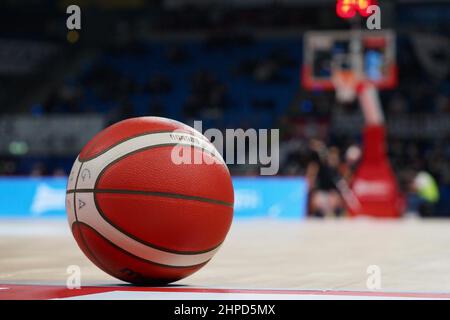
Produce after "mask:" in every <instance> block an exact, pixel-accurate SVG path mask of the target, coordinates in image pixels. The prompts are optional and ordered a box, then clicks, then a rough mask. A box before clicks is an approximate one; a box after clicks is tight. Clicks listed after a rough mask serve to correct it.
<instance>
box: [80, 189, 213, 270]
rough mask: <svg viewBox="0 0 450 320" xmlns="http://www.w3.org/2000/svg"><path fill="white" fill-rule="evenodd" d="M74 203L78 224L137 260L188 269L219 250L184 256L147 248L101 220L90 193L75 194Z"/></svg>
mask: <svg viewBox="0 0 450 320" xmlns="http://www.w3.org/2000/svg"><path fill="white" fill-rule="evenodd" d="M75 201H76V202H75V204H76V206H77V217H78V221H79V222H83V223H85V224H87V225H89V226H90V227H92V228H93V229H95V231H97V232H98V233H100V234H101V235H102V236H103V237H104V238H106V239H107V240H109V241H111V242H112V243H114V244H115V245H117V246H118V247H120V248H122V249H123V250H125V251H127V252H129V253H131V254H132V255H135V256H137V257H139V258H142V259H145V260H148V261H151V262H155V263H159V264H164V265H169V266H174V267H188V266H193V265H197V264H201V263H203V262H206V261H208V260H209V259H211V258H212V257H213V256H214V254H215V253H216V252H217V250H219V247H217V248H215V249H214V250H211V251H208V252H205V253H200V254H189V255H186V254H177V253H171V252H166V251H161V250H158V249H155V248H152V247H149V246H147V245H145V244H143V243H140V242H139V241H136V240H134V239H133V238H130V237H128V236H127V235H126V234H124V233H122V232H120V231H119V230H117V229H116V228H114V227H113V226H112V225H111V224H109V223H108V222H107V221H106V220H105V219H103V217H102V216H101V215H100V213H99V212H98V211H97V208H96V206H95V202H94V194H93V193H92V192H87V193H76V196H75Z"/></svg>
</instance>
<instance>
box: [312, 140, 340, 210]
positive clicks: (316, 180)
mask: <svg viewBox="0 0 450 320" xmlns="http://www.w3.org/2000/svg"><path fill="white" fill-rule="evenodd" d="M340 163H341V162H340V155H339V149H338V148H336V147H330V148H327V147H326V146H325V145H324V144H323V143H322V142H320V141H317V140H314V141H312V142H311V145H310V154H309V161H308V164H307V166H306V177H307V179H308V182H309V190H310V193H309V215H310V216H313V217H329V216H341V215H343V213H344V204H343V201H342V197H341V195H340V193H339V191H338V188H337V184H338V182H339V181H340V180H341V179H342V176H341V174H340Z"/></svg>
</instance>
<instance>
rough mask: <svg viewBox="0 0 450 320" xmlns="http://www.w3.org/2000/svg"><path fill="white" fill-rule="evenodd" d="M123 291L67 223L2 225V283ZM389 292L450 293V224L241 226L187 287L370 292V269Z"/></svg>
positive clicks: (412, 221)
mask: <svg viewBox="0 0 450 320" xmlns="http://www.w3.org/2000/svg"><path fill="white" fill-rule="evenodd" d="M69 265H78V266H80V268H81V271H82V285H83V286H88V285H89V286H90V285H104V284H120V283H121V282H120V281H118V280H115V279H114V278H112V277H110V276H108V275H107V274H105V273H103V272H102V271H101V270H99V269H97V268H96V267H95V266H94V265H93V264H92V263H91V262H90V261H89V260H88V259H87V258H85V257H84V255H83V254H82V252H81V251H80V250H79V249H78V247H77V245H76V243H75V241H74V240H73V238H72V236H71V234H70V233H69V228H68V226H67V224H66V222H65V221H63V220H58V221H51V220H34V221H23V220H22V221H10V220H0V283H3V284H5V283H6V284H8V283H9V284H61V285H64V284H65V283H66V278H67V274H66V269H67V267H68V266H69ZM371 265H376V266H378V267H379V270H380V272H381V278H380V279H381V290H383V291H398V292H439V293H442V292H447V293H450V220H448V221H447V220H419V219H406V220H400V221H374V220H307V221H303V222H293V221H272V220H235V221H234V222H233V226H232V229H231V231H230V233H229V235H228V238H227V240H226V241H225V243H224V245H223V247H222V248H221V250H220V251H219V253H218V254H217V255H216V256H215V258H214V259H213V260H212V261H211V262H210V263H209V264H207V265H206V266H205V267H204V268H203V269H201V270H200V271H199V272H197V273H196V274H194V275H192V276H190V277H188V278H186V279H183V280H181V281H179V282H178V283H177V284H179V285H187V286H193V287H213V288H241V289H244V288H246V289H247V288H248V289H256V288H266V289H268V288H271V289H272V288H277V289H294V288H295V289H308V290H309V289H311V290H326V289H332V290H362V291H367V290H368V288H367V286H366V282H367V279H368V277H369V275H368V274H367V268H368V266H371Z"/></svg>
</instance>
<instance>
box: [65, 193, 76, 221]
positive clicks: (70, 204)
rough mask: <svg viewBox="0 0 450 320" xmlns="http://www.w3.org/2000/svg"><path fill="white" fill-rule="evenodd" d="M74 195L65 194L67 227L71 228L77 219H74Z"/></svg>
mask: <svg viewBox="0 0 450 320" xmlns="http://www.w3.org/2000/svg"><path fill="white" fill-rule="evenodd" d="M74 203H75V194H74V193H67V194H66V211H67V219H68V220H69V226H72V223H74V222H75V221H76V220H77V219H76V217H75V207H74Z"/></svg>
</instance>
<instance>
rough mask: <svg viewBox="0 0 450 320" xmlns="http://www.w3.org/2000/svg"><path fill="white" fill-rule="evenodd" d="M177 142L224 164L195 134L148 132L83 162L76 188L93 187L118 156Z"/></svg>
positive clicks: (215, 152) (210, 145)
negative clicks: (207, 154)
mask: <svg viewBox="0 0 450 320" xmlns="http://www.w3.org/2000/svg"><path fill="white" fill-rule="evenodd" d="M178 138H184V139H183V140H182V141H181V142H180V141H179V140H177V139H178ZM178 142H180V144H183V145H190V146H194V147H198V148H202V149H205V150H206V152H208V153H211V154H213V155H214V157H215V158H216V159H218V160H219V161H220V162H221V163H222V164H224V165H225V163H224V161H223V159H222V157H221V155H220V154H219V152H217V150H216V148H215V147H214V145H213V144H212V143H210V142H208V141H206V140H202V139H199V138H198V137H196V136H195V135H192V134H188V133H181V132H162V133H150V134H146V135H143V136H138V137H135V138H131V139H129V140H126V141H124V142H122V143H119V144H118V145H116V146H114V147H112V148H111V149H109V150H108V151H106V152H105V153H103V154H100V155H99V156H97V157H96V158H94V159H91V160H88V161H86V162H83V164H82V167H81V172H80V175H79V178H78V183H77V185H76V189H93V188H94V187H95V182H96V180H97V177H98V175H99V174H100V172H101V171H102V170H103V169H104V168H105V167H107V166H108V165H109V164H111V162H113V161H115V160H117V159H118V158H120V157H123V156H125V155H127V154H129V153H132V152H134V151H137V150H139V149H143V148H148V147H152V146H158V145H167V144H175V143H178ZM69 190H71V189H69Z"/></svg>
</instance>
